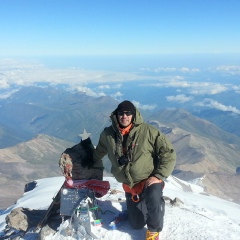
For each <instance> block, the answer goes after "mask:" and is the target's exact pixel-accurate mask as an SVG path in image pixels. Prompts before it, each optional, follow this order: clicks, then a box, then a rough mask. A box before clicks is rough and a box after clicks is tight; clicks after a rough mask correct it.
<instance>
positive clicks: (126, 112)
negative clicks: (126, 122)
mask: <svg viewBox="0 0 240 240" xmlns="http://www.w3.org/2000/svg"><path fill="white" fill-rule="evenodd" d="M124 114H126V115H127V116H130V115H133V113H132V111H124V112H123V111H121V112H118V115H119V116H123V115H124Z"/></svg>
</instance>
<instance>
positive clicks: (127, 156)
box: [86, 100, 176, 240]
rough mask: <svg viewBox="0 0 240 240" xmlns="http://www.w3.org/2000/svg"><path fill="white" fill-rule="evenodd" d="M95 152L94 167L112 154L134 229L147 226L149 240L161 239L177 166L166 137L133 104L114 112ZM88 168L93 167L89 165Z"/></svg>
mask: <svg viewBox="0 0 240 240" xmlns="http://www.w3.org/2000/svg"><path fill="white" fill-rule="evenodd" d="M110 118H111V121H112V125H111V126H109V127H107V128H105V129H104V130H103V131H102V133H101V135H100V139H99V143H98V145H97V147H96V149H95V150H94V154H93V159H94V166H96V167H97V166H98V164H99V163H100V162H101V160H102V158H103V157H104V156H105V155H108V158H109V159H110V161H111V163H112V168H111V173H112V174H113V175H114V177H115V178H116V179H117V181H118V182H121V183H123V189H124V190H125V194H126V204H127V211H128V219H129V222H130V224H131V226H132V227H133V228H134V229H141V228H143V227H144V226H145V224H147V229H148V230H147V234H146V240H158V239H159V232H161V231H162V228H163V217H164V210H165V203H164V200H163V198H162V191H163V187H164V180H165V179H166V178H167V177H168V176H169V175H170V174H171V173H172V171H173V169H174V166H175V164H176V153H175V151H174V149H173V146H172V144H171V143H170V141H169V140H168V139H167V138H166V136H165V135H164V134H163V133H162V132H160V131H159V130H158V129H157V128H155V127H154V126H152V125H150V124H147V123H145V122H144V121H143V118H142V116H141V114H140V112H139V111H138V109H136V107H135V106H134V105H133V104H132V103H131V102H130V101H127V100H125V101H123V102H121V103H120V104H119V105H118V107H117V108H116V109H115V110H114V111H113V112H112V114H111V116H110ZM86 165H91V163H90V162H89V163H88V164H87V163H86Z"/></svg>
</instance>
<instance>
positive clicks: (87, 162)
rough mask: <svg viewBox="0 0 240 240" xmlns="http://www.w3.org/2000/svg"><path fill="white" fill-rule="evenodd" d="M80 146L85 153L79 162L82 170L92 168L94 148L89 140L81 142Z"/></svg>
mask: <svg viewBox="0 0 240 240" xmlns="http://www.w3.org/2000/svg"><path fill="white" fill-rule="evenodd" d="M81 145H82V146H83V148H84V151H85V153H86V155H85V157H84V158H83V159H82V160H81V166H82V167H83V168H85V167H88V168H92V167H93V165H94V161H93V150H94V146H93V145H92V141H91V139H90V138H87V139H85V140H83V141H81Z"/></svg>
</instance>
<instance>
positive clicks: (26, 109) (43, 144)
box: [0, 87, 240, 208]
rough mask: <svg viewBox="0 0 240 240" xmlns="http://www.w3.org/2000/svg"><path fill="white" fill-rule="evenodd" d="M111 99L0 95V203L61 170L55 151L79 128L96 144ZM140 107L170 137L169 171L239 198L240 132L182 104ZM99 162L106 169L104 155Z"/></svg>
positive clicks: (55, 93)
mask: <svg viewBox="0 0 240 240" xmlns="http://www.w3.org/2000/svg"><path fill="white" fill-rule="evenodd" d="M117 104H118V101H116V100H114V99H113V98H111V97H98V98H94V97H90V96H87V95H86V94H84V93H82V92H69V91H65V90H61V89H56V88H52V87H50V88H49V87H47V88H39V87H24V88H22V89H21V90H19V91H17V92H15V93H14V94H12V95H11V96H10V97H8V98H6V99H1V100H0V106H1V107H0V114H1V118H0V147H1V149H0V162H1V165H0V173H1V175H0V188H1V190H3V191H1V204H0V208H5V207H7V206H9V204H12V203H13V202H14V201H15V200H16V199H17V198H18V197H19V196H20V195H21V194H22V193H23V190H24V185H25V184H26V183H28V182H31V181H34V180H35V179H37V178H38V179H39V178H45V177H52V176H59V175H61V172H60V168H59V167H58V160H59V158H60V155H61V153H62V152H63V151H64V150H65V149H66V148H68V147H70V146H73V145H74V144H76V143H78V142H79V141H80V137H79V134H80V133H82V132H83V130H84V129H86V130H87V131H88V132H89V133H91V139H92V141H93V143H94V145H96V144H97V141H98V137H99V134H100V132H101V131H102V129H103V128H104V127H105V126H108V125H110V122H109V116H110V113H111V111H112V110H114V109H115V108H116V106H117ZM140 110H141V109H140ZM141 112H142V114H143V116H144V119H145V121H146V122H148V123H150V124H152V125H154V126H156V127H157V128H159V129H160V130H161V131H162V132H163V133H165V134H166V135H167V137H168V138H169V139H170V140H171V142H172V143H173V145H174V148H175V150H176V152H177V165H176V167H175V170H174V172H173V174H174V175H175V176H177V177H178V178H180V179H183V180H186V181H189V182H194V183H197V184H199V185H201V186H203V187H204V188H205V192H206V193H209V194H212V195H215V196H218V197H222V198H225V199H228V200H232V201H234V202H237V203H240V187H239V186H240V175H239V174H238V173H237V172H236V169H237V168H238V167H239V166H240V158H239V156H240V137H238V136H237V135H236V134H234V133H232V132H231V133H230V132H227V131H225V130H223V129H222V128H220V127H218V126H216V125H214V124H213V123H211V122H209V121H207V120H206V119H203V118H200V117H197V116H194V115H192V114H191V113H190V112H188V111H186V110H184V109H164V110H161V111H155V112H151V111H144V110H141ZM104 164H105V168H106V170H108V169H109V168H110V166H109V164H108V161H106V160H105V161H104ZM16 182H17V183H18V184H16Z"/></svg>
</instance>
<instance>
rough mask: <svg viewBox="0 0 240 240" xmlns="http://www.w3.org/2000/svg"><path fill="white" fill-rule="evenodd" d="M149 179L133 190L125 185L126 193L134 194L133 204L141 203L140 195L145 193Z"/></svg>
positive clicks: (138, 184) (135, 186)
mask: <svg viewBox="0 0 240 240" xmlns="http://www.w3.org/2000/svg"><path fill="white" fill-rule="evenodd" d="M146 181H147V179H145V180H143V181H141V182H139V183H137V184H136V185H134V186H133V187H132V188H130V187H129V186H128V185H127V184H125V183H123V184H122V186H123V189H124V191H125V192H127V193H131V194H132V201H133V202H139V200H140V198H139V194H140V193H141V192H142V191H143V189H144V188H145V183H146Z"/></svg>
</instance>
